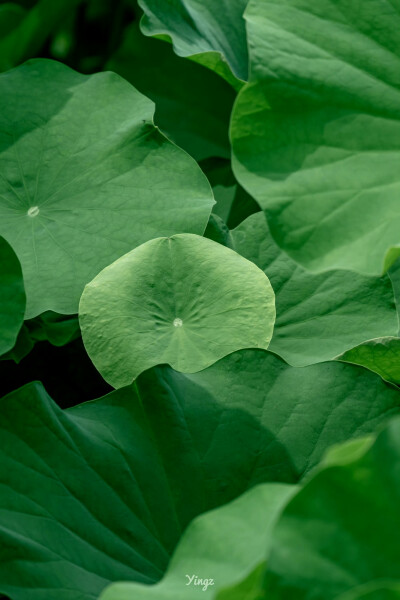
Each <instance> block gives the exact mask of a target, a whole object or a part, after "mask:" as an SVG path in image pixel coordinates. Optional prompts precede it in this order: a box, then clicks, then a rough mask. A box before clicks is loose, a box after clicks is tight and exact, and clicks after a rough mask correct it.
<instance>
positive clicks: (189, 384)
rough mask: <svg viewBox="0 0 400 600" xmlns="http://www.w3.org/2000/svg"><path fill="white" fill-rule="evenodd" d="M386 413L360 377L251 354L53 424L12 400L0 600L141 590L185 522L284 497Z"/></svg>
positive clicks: (343, 367)
mask: <svg viewBox="0 0 400 600" xmlns="http://www.w3.org/2000/svg"><path fill="white" fill-rule="evenodd" d="M339 381H340V385H338V382H339ZM71 401H72V402H73V401H74V399H73V398H72V399H71ZM399 410H400V393H399V391H398V390H396V389H395V388H394V387H392V386H390V385H387V384H385V383H384V382H383V381H382V380H381V379H380V377H378V376H376V375H374V374H373V373H370V372H368V371H367V370H365V369H362V368H360V367H354V366H352V365H347V364H342V363H338V362H331V363H327V364H320V365H314V366H312V367H305V368H303V369H296V368H293V367H289V366H288V365H286V364H285V363H284V362H283V361H282V360H280V359H278V358H277V357H275V356H274V355H273V354H271V353H270V352H265V351H262V350H242V351H240V352H237V353H235V354H232V355H230V356H228V357H226V358H224V359H223V360H221V361H219V362H218V363H217V364H215V365H213V366H212V367H210V368H209V369H206V370H205V371H202V372H200V373H196V374H192V375H186V374H182V373H177V372H174V371H173V370H172V369H170V368H169V367H161V368H160V367H158V368H156V369H152V370H150V371H147V372H146V373H143V374H142V375H141V376H140V377H138V379H137V381H136V382H135V384H134V385H133V386H130V387H127V388H124V389H121V390H118V391H115V392H112V393H111V394H109V395H108V396H105V397H104V398H101V399H99V400H96V401H93V402H88V403H86V404H81V405H79V406H76V407H75V408H72V409H68V410H66V411H62V410H60V409H59V408H58V407H57V405H56V404H55V403H54V402H53V401H52V400H51V399H50V398H49V396H48V395H47V394H46V392H45V391H44V389H43V387H42V386H41V385H40V384H29V385H27V386H24V387H23V388H21V389H19V390H17V391H15V392H13V393H11V394H10V395H8V396H7V397H5V398H3V399H2V400H0V419H1V425H2V444H1V448H0V455H1V456H0V458H1V460H0V490H1V493H0V594H1V593H2V592H3V593H5V594H7V595H9V596H10V597H11V598H12V599H13V600H54V598H57V599H60V600H77V598H79V599H80V600H93V598H94V597H97V595H98V593H99V592H100V591H101V590H102V589H104V587H105V586H106V585H107V584H108V583H109V582H111V581H121V580H124V579H125V580H130V581H138V582H147V583H149V584H150V583H155V582H156V581H158V580H159V579H160V578H161V577H162V575H163V573H164V572H165V570H166V567H167V564H168V562H169V559H170V557H171V554H172V552H173V550H174V548H175V546H176V544H177V542H178V541H179V539H180V537H181V535H182V533H183V531H184V530H185V528H186V527H187V525H188V524H189V523H190V521H191V520H192V519H193V518H194V517H196V516H197V515H199V514H201V513H203V512H205V511H207V510H210V509H213V508H216V507H218V506H220V505H222V504H225V503H226V502H229V501H230V500H233V499H234V498H235V497H237V496H238V495H240V494H242V493H243V492H245V491H246V490H247V489H249V488H251V487H253V486H254V485H256V484H258V483H263V482H268V481H271V482H287V483H296V482H297V481H298V480H299V479H300V478H301V477H302V476H303V475H304V474H305V473H308V472H309V471H310V469H312V468H313V467H314V466H315V464H316V463H318V461H319V460H320V458H321V455H322V453H324V452H325V450H326V448H327V447H328V446H329V445H331V444H333V443H335V442H340V441H343V440H345V439H348V438H353V437H354V436H360V435H362V434H366V433H370V432H372V431H374V429H376V427H377V426H378V425H379V424H381V423H383V422H385V421H386V419H387V418H388V415H390V414H397V413H399ZM210 576H211V577H213V575H210Z"/></svg>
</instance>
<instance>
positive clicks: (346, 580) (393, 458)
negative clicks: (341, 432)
mask: <svg viewBox="0 0 400 600" xmlns="http://www.w3.org/2000/svg"><path fill="white" fill-rule="evenodd" d="M372 441H373V440H372ZM364 450H365V451H364V453H361V455H360V452H359V448H357V447H356V448H355V452H354V456H353V460H351V450H350V451H349V452H347V455H346V453H344V452H343V451H341V452H340V453H339V454H336V458H337V457H338V456H341V460H337V461H336V462H335V461H334V460H333V459H332V457H331V460H330V461H328V465H327V466H324V465H321V467H320V469H319V470H317V471H316V473H315V474H314V476H313V477H311V479H310V480H309V481H308V482H307V483H306V485H305V486H304V487H303V489H302V490H301V491H300V492H299V493H298V494H297V495H296V496H295V497H294V498H293V500H291V501H290V502H289V504H288V505H287V506H286V508H285V509H284V511H283V513H282V515H281V517H280V519H279V521H278V523H277V525H276V527H275V529H274V533H273V542H272V546H271V552H270V555H269V557H268V562H267V572H266V576H265V579H264V588H265V592H264V594H263V596H262V597H265V598H268V600H278V599H279V600H283V599H285V600H291V599H293V600H294V599H295V598H296V599H297V600H306V599H307V600H311V599H312V600H334V599H335V598H336V597H337V596H339V595H340V594H342V593H345V592H347V591H349V590H351V589H352V588H355V587H356V586H358V585H362V584H367V583H369V582H371V581H373V580H381V583H385V581H384V580H385V579H389V580H390V579H394V580H398V579H400V562H399V556H400V541H399V536H398V531H399V527H400V515H399V511H398V505H399V501H400V487H399V471H400V419H399V418H398V417H397V418H396V419H394V420H392V421H391V422H390V424H389V426H388V427H387V428H386V429H385V430H384V431H383V432H381V433H380V434H379V435H378V437H377V438H376V441H375V442H374V443H370V444H365V445H364ZM384 597H385V596H384ZM372 598H382V596H378V597H377V596H376V595H375V596H372Z"/></svg>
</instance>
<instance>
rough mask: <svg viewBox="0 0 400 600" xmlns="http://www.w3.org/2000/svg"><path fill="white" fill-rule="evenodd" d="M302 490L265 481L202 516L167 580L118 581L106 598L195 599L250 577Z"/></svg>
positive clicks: (181, 545) (186, 537)
mask: <svg viewBox="0 0 400 600" xmlns="http://www.w3.org/2000/svg"><path fill="white" fill-rule="evenodd" d="M296 489H297V488H296V486H294V485H284V484H273V483H271V484H264V485H260V486H257V487H255V488H253V489H252V490H250V491H249V492H246V494H244V495H243V496H240V497H239V498H238V499H237V500H234V501H233V502H231V503H230V504H228V505H226V506H223V507H221V508H218V509H216V510H214V511H212V512H209V513H206V514H205V515H201V516H200V517H197V519H195V520H194V521H193V522H192V523H191V524H190V525H189V527H188V529H187V530H186V531H185V533H184V535H183V537H182V539H181V541H180V542H179V545H178V547H177V550H176V552H175V554H174V556H173V557H172V559H171V562H170V564H169V566H168V570H167V572H166V574H165V577H164V578H163V580H162V581H160V582H159V583H158V584H156V585H153V586H149V585H143V584H135V583H116V584H113V585H111V586H110V587H108V588H107V589H106V590H105V592H104V593H103V594H102V595H101V597H100V600H133V598H134V599H135V600H148V599H150V600H171V599H172V598H176V600H191V599H192V598H198V597H199V592H200V591H201V592H204V594H202V596H204V597H206V598H209V599H211V598H217V595H218V592H219V591H221V589H223V588H224V587H225V586H227V585H228V584H231V585H232V584H234V583H235V582H236V581H240V580H241V579H243V578H244V577H246V576H247V575H248V574H249V573H251V572H252V571H253V569H254V567H255V566H256V565H258V563H259V562H260V561H262V560H263V558H264V557H265V555H266V553H267V551H268V546H269V544H270V541H271V531H272V529H273V526H274V525H275V522H276V519H277V518H278V516H279V513H280V511H281V510H282V508H283V507H284V506H285V504H286V503H287V502H288V500H289V499H290V497H291V496H293V494H294V493H295V491H296ZM200 581H201V583H200ZM218 597H219V595H218Z"/></svg>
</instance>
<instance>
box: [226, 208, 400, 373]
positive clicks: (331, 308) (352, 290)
mask: <svg viewBox="0 0 400 600" xmlns="http://www.w3.org/2000/svg"><path fill="white" fill-rule="evenodd" d="M231 236H232V240H233V247H234V249H235V250H236V251H237V252H239V253H240V254H241V255H242V256H244V257H245V258H247V259H248V260H251V261H252V262H254V263H255V264H256V265H257V266H258V267H260V269H262V270H263V271H264V272H265V274H266V275H267V276H268V278H269V279H270V281H271V285H272V287H273V289H274V291H275V295H276V314H277V319H276V323H275V329H274V335H273V338H272V340H271V344H270V350H272V351H273V352H276V353H277V354H279V355H280V356H282V358H284V359H285V360H286V361H288V362H289V363H290V364H292V365H295V366H304V365H307V364H312V363H316V362H321V361H324V360H329V359H332V358H334V357H336V356H337V355H338V354H341V353H342V352H344V351H346V350H348V349H350V348H352V347H353V346H355V345H357V344H360V343H361V342H364V341H365V340H366V339H368V338H373V337H377V336H383V335H395V334H396V333H397V329H398V322H397V314H396V310H395V305H394V297H393V288H392V284H391V281H390V279H389V277H387V276H384V277H369V276H365V275H360V274H358V273H351V272H349V271H345V270H332V271H329V272H326V273H320V274H314V273H310V272H309V271H306V270H305V269H303V268H302V267H300V266H299V265H297V264H296V263H295V262H294V261H293V260H292V259H291V258H290V257H289V256H288V255H287V254H285V253H284V252H283V251H282V250H281V249H280V248H279V247H278V246H277V245H276V244H275V242H274V240H273V238H272V236H271V234H270V232H269V230H268V225H267V222H266V219H265V215H264V214H263V213H258V214H255V215H252V216H250V217H249V218H248V219H246V221H244V222H243V223H242V224H241V225H239V226H238V227H237V228H236V229H234V230H233V231H232V232H231ZM350 362H358V361H357V360H355V361H350ZM361 364H364V363H361Z"/></svg>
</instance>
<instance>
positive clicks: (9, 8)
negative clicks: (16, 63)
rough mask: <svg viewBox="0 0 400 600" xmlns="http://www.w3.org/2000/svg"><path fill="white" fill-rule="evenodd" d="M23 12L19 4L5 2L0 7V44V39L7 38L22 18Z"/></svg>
mask: <svg viewBox="0 0 400 600" xmlns="http://www.w3.org/2000/svg"><path fill="white" fill-rule="evenodd" d="M24 15H25V10H24V9H23V8H22V6H19V4H14V3H12V2H6V3H5V4H3V5H2V6H0V44H1V39H2V38H4V37H5V36H7V35H8V34H9V33H11V31H12V30H13V29H14V28H15V27H16V26H17V25H18V23H20V22H21V20H22V19H23V18H24Z"/></svg>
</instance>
